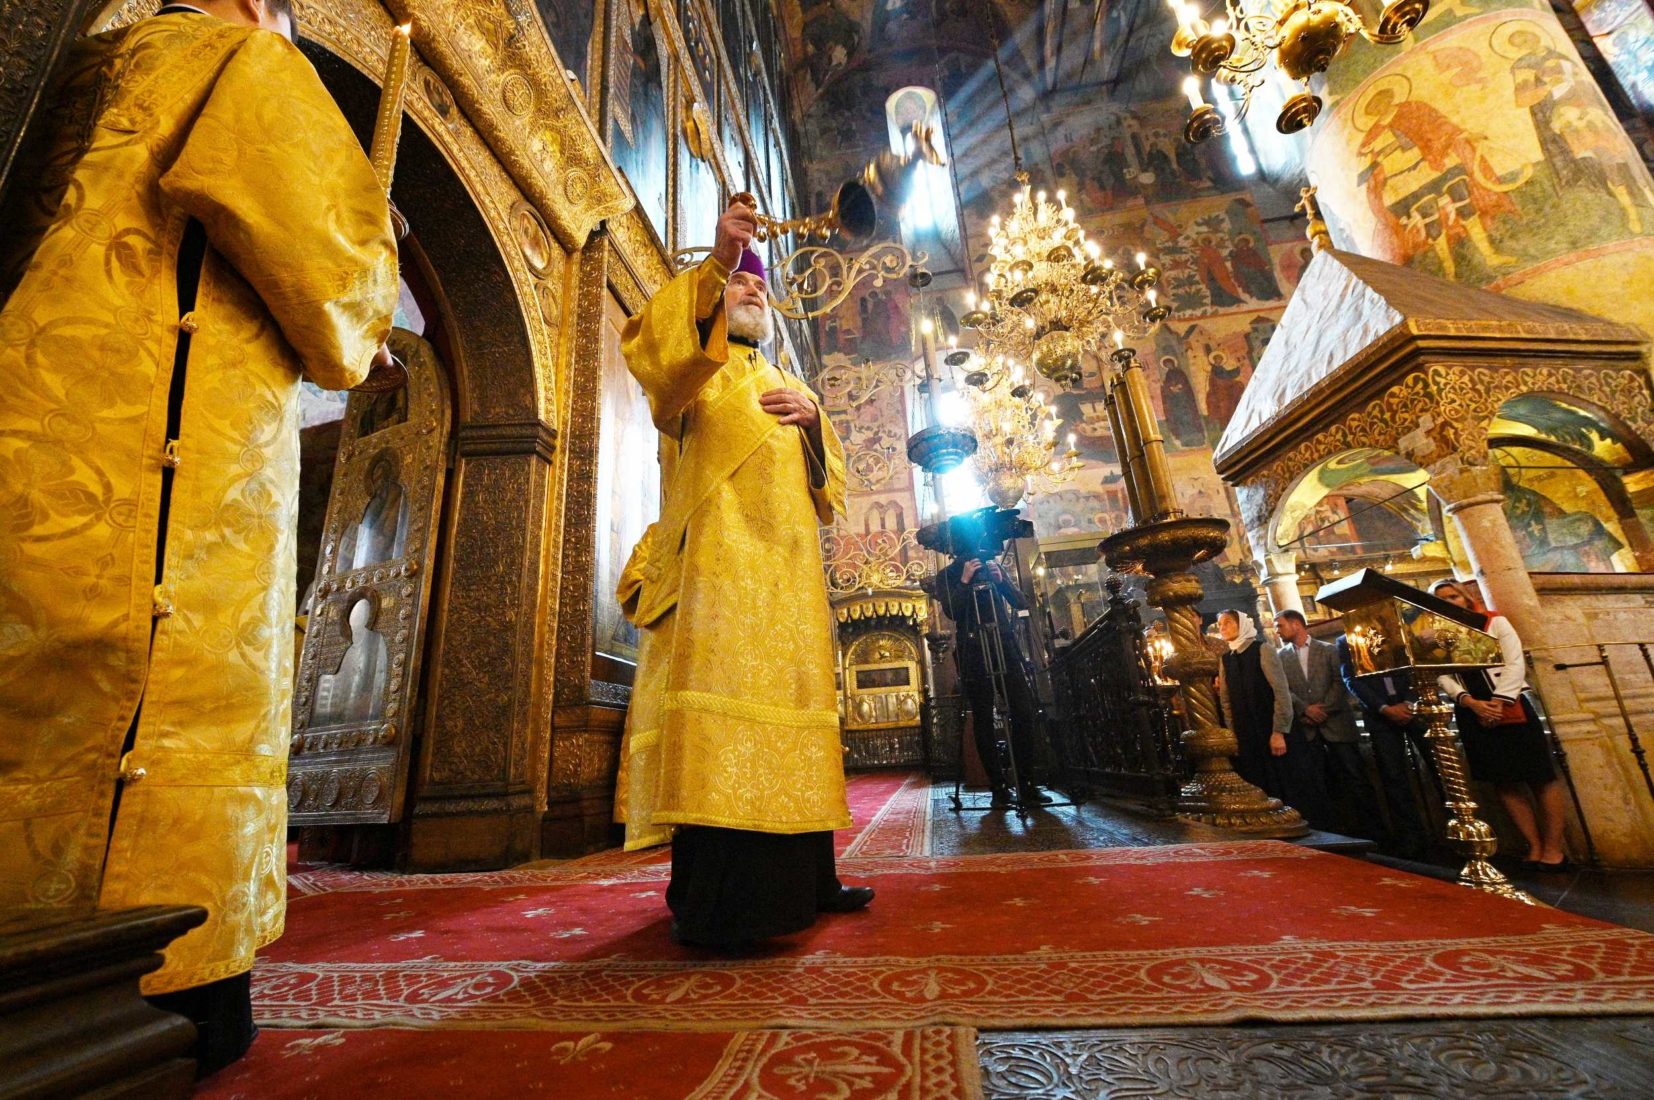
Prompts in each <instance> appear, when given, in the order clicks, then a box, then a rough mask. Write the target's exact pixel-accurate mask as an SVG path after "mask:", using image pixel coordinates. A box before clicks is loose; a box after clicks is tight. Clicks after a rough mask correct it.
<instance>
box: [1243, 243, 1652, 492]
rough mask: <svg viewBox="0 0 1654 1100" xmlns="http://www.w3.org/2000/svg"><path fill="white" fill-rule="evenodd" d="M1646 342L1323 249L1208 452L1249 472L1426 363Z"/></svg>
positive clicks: (1615, 357) (1562, 312) (1591, 350)
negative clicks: (1214, 450)
mask: <svg viewBox="0 0 1654 1100" xmlns="http://www.w3.org/2000/svg"><path fill="white" fill-rule="evenodd" d="M1627 293H1639V291H1636V290H1633V289H1632V288H1629V287H1628V288H1627ZM1644 340H1645V338H1644V337H1643V335H1642V334H1641V333H1640V332H1639V331H1638V330H1637V329H1635V328H1632V327H1630V326H1628V325H1622V324H1617V323H1615V322H1612V321H1605V320H1603V319H1602V318H1600V317H1595V316H1592V315H1591V314H1588V313H1583V312H1581V311H1579V310H1574V309H1567V308H1563V307H1561V306H1551V305H1544V304H1542V303H1538V302H1528V301H1523V300H1522V299H1519V298H1513V297H1510V296H1508V295H1505V294H1498V293H1494V292H1492V291H1487V290H1478V289H1475V288H1473V287H1468V286H1465V285H1464V284H1462V283H1455V282H1450V281H1448V280H1446V279H1441V278H1437V277H1436V276H1433V275H1427V274H1424V273H1422V272H1418V271H1413V270H1411V269H1408V268H1404V267H1397V266H1396V265H1394V264H1390V263H1385V262H1384V261H1382V260H1373V259H1369V258H1367V257H1365V256H1358V255H1356V254H1354V253H1351V252H1340V251H1337V250H1335V249H1323V250H1322V251H1320V252H1318V253H1316V255H1315V258H1314V259H1313V260H1311V261H1310V264H1309V266H1308V267H1307V268H1306V269H1305V270H1304V276H1303V278H1302V280H1300V282H1299V284H1298V287H1297V290H1296V291H1295V292H1294V293H1293V295H1292V299H1291V301H1289V302H1288V303H1287V307H1286V311H1285V312H1284V313H1283V314H1282V316H1281V322H1280V326H1279V327H1278V328H1277V329H1276V331H1275V333H1274V335H1273V336H1272V337H1271V339H1270V341H1269V346H1268V348H1267V349H1266V350H1265V351H1264V354H1263V357H1262V359H1261V360H1260V361H1259V363H1258V365H1257V369H1256V370H1255V371H1254V372H1253V375H1252V378H1251V381H1250V382H1248V383H1247V386H1246V390H1245V392H1244V393H1243V394H1242V396H1241V400H1240V404H1239V406H1238V407H1237V408H1236V409H1235V414H1234V416H1233V417H1232V418H1231V419H1230V421H1229V424H1228V426H1227V427H1226V428H1225V429H1224V432H1223V436H1222V438H1220V439H1219V440H1218V445H1217V449H1216V452H1215V454H1214V455H1213V461H1214V464H1215V465H1216V467H1217V471H1218V473H1219V474H1220V475H1222V476H1223V477H1224V478H1225V480H1227V481H1229V482H1231V483H1241V482H1243V481H1246V480H1249V478H1250V475H1252V474H1254V473H1255V472H1257V471H1258V470H1259V469H1260V467H1261V466H1263V465H1266V464H1268V463H1270V461H1271V460H1272V459H1275V458H1277V457H1279V456H1281V455H1282V453H1283V452H1284V451H1285V450H1289V449H1291V448H1294V447H1297V446H1299V445H1301V444H1304V443H1307V442H1308V441H1310V440H1311V439H1313V438H1315V437H1316V436H1317V435H1318V434H1320V433H1321V431H1322V430H1323V429H1324V428H1326V427H1328V426H1330V425H1332V424H1333V423H1335V422H1337V421H1338V420H1341V419H1342V418H1343V417H1344V416H1346V415H1347V414H1348V413H1350V412H1351V411H1353V410H1355V409H1357V408H1363V407H1366V406H1368V405H1370V404H1371V403H1373V402H1376V401H1379V400H1380V399H1382V398H1383V397H1384V396H1385V394H1386V391H1388V390H1390V389H1391V387H1392V386H1394V385H1395V384H1396V383H1397V382H1398V381H1399V380H1400V379H1402V378H1403V376H1405V375H1407V374H1409V373H1411V372H1414V371H1417V370H1419V369H1420V368H1422V367H1428V366H1432V365H1452V366H1464V367H1470V366H1476V367H1482V368H1489V367H1492V368H1495V369H1499V368H1509V369H1513V370H1514V369H1517V368H1518V367H1522V366H1530V367H1531V366H1533V365H1535V364H1536V363H1538V362H1546V361H1548V362H1550V363H1554V364H1559V365H1560V364H1562V363H1570V364H1574V365H1579V364H1581V363H1582V362H1590V361H1594V362H1596V363H1598V364H1602V363H1604V361H1605V360H1606V361H1608V362H1617V364H1619V365H1631V364H1634V363H1637V362H1638V361H1640V360H1641V357H1642V350H1643V345H1644ZM1443 415H1446V413H1444V414H1443Z"/></svg>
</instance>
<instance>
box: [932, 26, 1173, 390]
mask: <svg viewBox="0 0 1654 1100" xmlns="http://www.w3.org/2000/svg"><path fill="white" fill-rule="evenodd" d="M988 26H989V28H990V29H992V28H993V27H994V23H993V21H992V20H991V19H990V20H989V21H988ZM993 47H994V52H993V59H994V76H995V77H997V78H998V80H999V98H1000V101H1001V103H1003V104H1004V106H1005V127H1006V131H1007V133H1008V135H1009V137H1010V142H1011V165H1012V169H1013V176H1014V179H1015V181H1016V189H1015V191H1014V193H1013V195H1012V200H1011V213H1010V216H1009V217H1007V218H1006V219H1005V220H1004V221H1001V220H1000V217H999V215H998V214H995V215H994V216H993V218H992V219H991V220H990V222H989V223H988V238H989V240H988V251H989V254H990V257H991V259H990V261H989V265H988V270H987V272H986V273H985V274H984V275H983V277H982V283H983V287H982V295H981V297H980V298H979V297H978V296H977V294H976V292H975V291H974V290H972V291H969V292H968V293H967V295H966V299H965V306H966V310H967V312H966V313H965V315H964V316H963V317H961V318H960V319H959V320H960V324H961V325H963V326H964V327H966V328H968V329H973V330H974V331H975V332H976V336H977V341H976V348H975V355H976V359H977V363H976V366H975V369H973V370H972V371H971V372H970V373H968V374H967V375H966V376H965V381H966V382H967V383H969V384H970V385H972V386H974V387H976V388H978V389H982V388H984V387H986V388H989V389H992V388H995V387H997V386H998V384H999V383H1000V381H1001V380H1002V378H1003V372H1004V371H1005V370H1014V369H1015V368H1016V367H1018V366H1022V365H1027V366H1030V367H1032V368H1033V369H1034V370H1036V371H1038V372H1039V373H1040V374H1042V375H1044V376H1045V377H1046V378H1049V379H1051V380H1052V381H1053V382H1055V383H1057V384H1058V385H1059V386H1077V385H1079V383H1080V380H1081V371H1082V363H1083V361H1084V356H1085V355H1086V354H1087V353H1094V352H1096V351H1097V349H1098V348H1100V347H1102V346H1103V343H1104V341H1105V340H1106V339H1107V337H1108V334H1109V333H1111V332H1113V331H1115V330H1116V329H1119V330H1121V331H1123V332H1126V333H1128V334H1130V335H1132V336H1141V335H1145V334H1147V333H1149V332H1151V331H1152V330H1153V329H1154V327H1155V326H1156V325H1158V324H1159V323H1160V322H1161V321H1163V320H1165V319H1166V317H1167V315H1168V314H1169V313H1170V311H1169V310H1168V309H1167V308H1166V307H1165V306H1163V305H1161V304H1160V303H1159V302H1158V301H1157V294H1156V291H1155V289H1154V284H1155V283H1156V282H1157V281H1158V280H1159V278H1160V271H1159V269H1158V268H1155V267H1151V266H1150V265H1149V262H1148V257H1147V256H1146V255H1145V254H1143V253H1141V252H1139V253H1138V254H1137V270H1136V271H1134V272H1131V273H1129V274H1128V273H1127V272H1126V271H1124V270H1122V269H1120V268H1118V267H1116V266H1115V264H1114V261H1113V260H1112V259H1109V258H1108V257H1105V256H1104V255H1103V250H1102V248H1101V247H1099V246H1098V244H1097V242H1096V241H1093V240H1091V239H1090V238H1088V237H1087V236H1086V233H1085V230H1084V229H1083V228H1082V227H1081V226H1080V224H1079V222H1078V220H1077V219H1076V217H1075V211H1074V208H1073V207H1071V206H1069V205H1068V196H1067V195H1066V194H1065V193H1064V192H1062V191H1058V192H1057V193H1056V197H1055V201H1052V200H1051V199H1050V198H1048V197H1047V196H1046V193H1045V192H1044V191H1038V192H1035V191H1034V190H1033V188H1032V186H1031V185H1030V184H1029V182H1028V173H1027V171H1026V170H1025V169H1024V168H1023V166H1022V150H1021V148H1020V147H1019V146H1018V145H1017V127H1016V116H1015V115H1014V114H1013V113H1012V111H1011V96H1010V93H1009V92H1008V91H1006V88H1005V71H1004V69H1003V67H1002V66H1001V65H1000V60H999V52H1000V51H999V36H998V34H997V33H996V34H994V35H993ZM964 358H965V356H964V355H963V353H955V354H953V355H951V356H950V357H949V362H950V365H957V364H958V363H959V362H963V360H964Z"/></svg>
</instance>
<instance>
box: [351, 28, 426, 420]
mask: <svg viewBox="0 0 1654 1100" xmlns="http://www.w3.org/2000/svg"><path fill="white" fill-rule="evenodd" d="M412 61H413V23H412V22H408V23H403V24H402V25H401V26H399V27H397V28H396V29H395V30H394V31H392V32H391V48H390V55H389V56H388V57H387V58H386V60H385V77H384V80H383V81H381V82H380V85H379V112H378V114H377V115H376V116H375V117H374V120H373V141H372V143H371V144H369V146H368V162H369V163H370V164H372V165H373V175H374V178H375V179H377V180H378V181H379V186H380V187H382V188H384V190H385V195H386V197H387V199H388V198H389V196H390V192H391V178H392V177H393V176H394V175H395V174H396V146H397V142H398V141H399V140H400V139H401V137H402V105H403V101H404V99H405V98H406V96H407V92H408V69H409V67H410V65H411V64H412ZM390 211H391V232H392V233H393V234H395V236H396V239H397V240H398V241H401V240H403V239H404V238H405V237H407V235H408V219H406V218H404V217H403V216H402V211H400V210H398V209H397V208H396V204H395V203H394V202H393V203H391V204H390ZM390 362H391V366H389V367H387V366H384V365H383V364H381V365H379V366H376V367H375V368H374V369H373V371H372V372H371V373H369V375H368V376H367V378H366V379H364V380H363V381H362V382H361V383H360V384H358V385H357V387H356V388H357V389H358V390H360V391H362V392H364V393H384V392H386V391H389V390H396V389H401V388H402V387H403V386H405V385H407V384H408V371H407V368H406V367H405V366H403V364H402V362H401V361H400V360H399V359H397V358H396V357H395V356H392V357H391V360H390Z"/></svg>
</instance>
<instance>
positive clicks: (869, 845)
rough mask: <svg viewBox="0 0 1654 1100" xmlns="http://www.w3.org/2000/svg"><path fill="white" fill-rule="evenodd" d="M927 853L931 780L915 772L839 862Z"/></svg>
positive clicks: (858, 836)
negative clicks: (842, 860)
mask: <svg viewBox="0 0 1654 1100" xmlns="http://www.w3.org/2000/svg"><path fill="white" fill-rule="evenodd" d="M929 851H930V777H929V776H926V775H924V774H922V773H919V772H915V773H914V774H912V775H910V776H908V777H907V782H905V783H903V784H902V786H901V788H900V789H898V790H897V791H896V793H895V794H893V795H892V796H891V797H890V801H888V802H886V803H885V804H884V805H883V806H882V807H881V808H880V809H879V812H878V814H877V815H875V816H874V818H873V820H872V821H870V822H868V824H867V828H865V829H863V830H862V831H861V832H860V833H859V834H858V835H857V836H856V838H855V839H854V840H852V841H851V842H850V844H849V846H848V847H847V848H845V849H844V851H843V852H842V853H841V854H840V855H839V858H840V859H865V858H868V857H874V856H882V857H904V856H923V855H925V854H926V853H928V852H929Z"/></svg>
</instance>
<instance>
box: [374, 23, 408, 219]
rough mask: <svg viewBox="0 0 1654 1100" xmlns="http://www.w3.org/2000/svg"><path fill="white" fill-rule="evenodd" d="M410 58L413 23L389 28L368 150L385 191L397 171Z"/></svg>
mask: <svg viewBox="0 0 1654 1100" xmlns="http://www.w3.org/2000/svg"><path fill="white" fill-rule="evenodd" d="M412 61H413V23H412V22H408V23H403V24H401V25H400V26H398V27H397V28H396V29H395V30H394V31H392V32H391V50H390V56H389V57H388V58H386V60H385V78H384V80H383V81H382V82H381V83H380V85H379V114H378V116H377V117H376V118H375V119H374V120H373V144H372V145H371V146H370V147H369V150H368V160H370V161H372V162H373V174H374V175H375V176H376V177H377V178H378V180H379V186H380V187H383V188H384V189H385V193H386V194H387V195H388V194H390V189H391V176H392V175H394V174H395V172H396V145H397V142H398V141H400V140H401V138H402V104H403V100H404V99H405V97H406V96H407V94H408V68H409V66H410V64H411V63H412Z"/></svg>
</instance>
